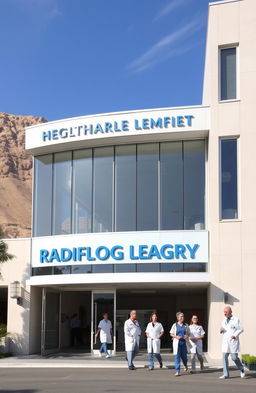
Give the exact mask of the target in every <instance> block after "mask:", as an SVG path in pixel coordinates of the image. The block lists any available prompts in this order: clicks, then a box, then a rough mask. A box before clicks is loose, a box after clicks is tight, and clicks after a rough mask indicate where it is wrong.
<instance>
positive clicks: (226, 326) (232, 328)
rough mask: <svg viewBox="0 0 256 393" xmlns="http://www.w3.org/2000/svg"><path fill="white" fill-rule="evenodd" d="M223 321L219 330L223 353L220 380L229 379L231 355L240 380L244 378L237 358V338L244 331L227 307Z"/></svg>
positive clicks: (238, 349)
mask: <svg viewBox="0 0 256 393" xmlns="http://www.w3.org/2000/svg"><path fill="white" fill-rule="evenodd" d="M224 316H225V318H224V320H223V321H222V325H221V328H220V333H221V334H222V335H223V337H222V353H223V375H222V376H221V377H220V379H226V378H229V369H228V357H229V355H231V359H232V360H233V362H234V363H235V365H236V366H237V368H238V370H240V376H241V378H244V377H245V372H244V367H243V365H242V362H241V360H240V359H239V357H238V352H240V342H239V336H240V334H241V333H242V332H243V331H244V329H243V328H242V326H241V325H240V321H239V319H238V318H237V317H234V316H233V315H232V309H231V307H229V306H227V307H225V308H224Z"/></svg>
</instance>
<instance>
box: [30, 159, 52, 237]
mask: <svg viewBox="0 0 256 393" xmlns="http://www.w3.org/2000/svg"><path fill="white" fill-rule="evenodd" d="M34 165H35V166H34V206H33V236H46V235H50V234H51V225H52V154H47V155H43V156H38V157H35V160H34Z"/></svg>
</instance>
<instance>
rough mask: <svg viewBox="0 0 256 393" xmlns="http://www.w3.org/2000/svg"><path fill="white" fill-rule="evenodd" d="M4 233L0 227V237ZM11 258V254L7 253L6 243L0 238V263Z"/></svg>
mask: <svg viewBox="0 0 256 393" xmlns="http://www.w3.org/2000/svg"><path fill="white" fill-rule="evenodd" d="M4 235H5V234H4V231H3V229H2V228H1V227H0V239H2V238H3V237H4ZM11 259H13V255H12V254H9V253H8V245H7V244H6V243H5V242H4V241H3V240H0V263H3V262H7V261H10V260H11Z"/></svg>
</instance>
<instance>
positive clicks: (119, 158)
mask: <svg viewBox="0 0 256 393" xmlns="http://www.w3.org/2000/svg"><path fill="white" fill-rule="evenodd" d="M115 206H116V208H115V222H116V226H115V230H116V231H136V145H128V146H125V145H124V146H117V147H116V149H115Z"/></svg>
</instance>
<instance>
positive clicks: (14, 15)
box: [0, 0, 208, 120]
mask: <svg viewBox="0 0 256 393" xmlns="http://www.w3.org/2000/svg"><path fill="white" fill-rule="evenodd" d="M207 12H208V0H0V37H1V57H0V89H1V90H0V92H1V93H0V111H2V112H8V113H15V114H30V115H38V116H44V117H45V118H46V119H47V120H55V119H60V118H65V117H73V116H80V115H87V114H92V113H101V112H112V111H120V110H131V109H143V108H154V107H167V106H179V105H196V104H200V103H201V96H202V82H203V69H204V52H205V39H206V26H207Z"/></svg>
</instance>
